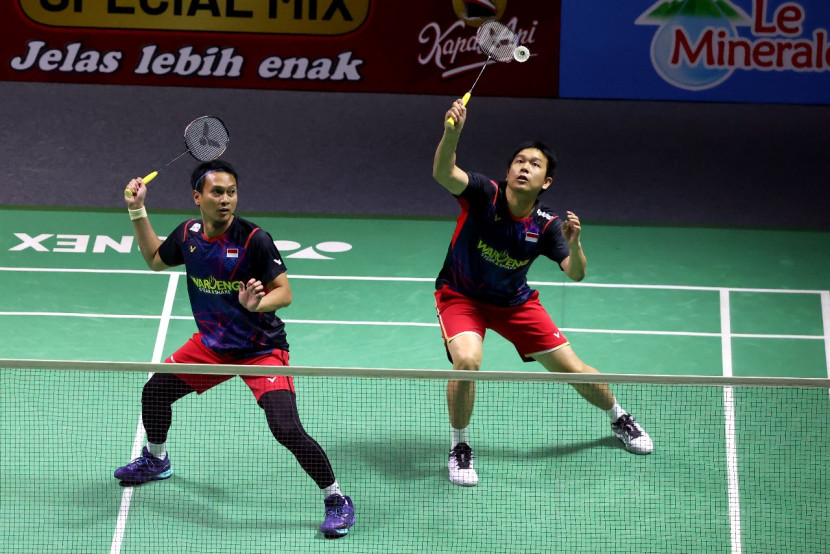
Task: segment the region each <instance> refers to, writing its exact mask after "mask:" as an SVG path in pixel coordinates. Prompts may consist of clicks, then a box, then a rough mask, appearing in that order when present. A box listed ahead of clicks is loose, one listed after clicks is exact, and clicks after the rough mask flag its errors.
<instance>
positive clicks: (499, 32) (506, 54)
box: [476, 20, 519, 65]
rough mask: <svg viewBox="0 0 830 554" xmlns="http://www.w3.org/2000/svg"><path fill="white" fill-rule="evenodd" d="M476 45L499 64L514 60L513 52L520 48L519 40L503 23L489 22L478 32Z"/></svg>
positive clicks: (488, 57)
mask: <svg viewBox="0 0 830 554" xmlns="http://www.w3.org/2000/svg"><path fill="white" fill-rule="evenodd" d="M476 43H477V44H478V47H479V49H480V50H481V52H482V53H484V54H486V55H487V59H488V61H489V60H490V59H491V58H492V59H494V60H496V61H498V62H510V61H512V60H513V52H514V51H515V50H516V48H517V47H518V46H519V38H518V36H516V33H514V32H513V31H511V30H510V28H509V27H507V26H506V25H504V24H503V23H499V22H498V21H495V20H492V21H487V22H486V23H484V24H483V25H482V26H481V27H479V28H478V31H477V32H476ZM485 65H486V64H485Z"/></svg>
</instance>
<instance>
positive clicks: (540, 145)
mask: <svg viewBox="0 0 830 554" xmlns="http://www.w3.org/2000/svg"><path fill="white" fill-rule="evenodd" d="M527 148H535V149H536V150H538V151H539V152H541V153H542V155H543V156H544V157H545V158H546V159H547V162H548V164H547V169H546V170H545V177H553V173H554V172H555V171H556V154H554V153H553V150H551V148H550V146H548V145H547V144H545V143H544V142H540V141H538V140H528V141H525V142H523V143H521V144H520V145H519V146H518V148H516V150H514V151H513V155H512V156H510V159H509V160H508V162H507V167H510V166H511V165H513V160H515V159H516V156H517V155H518V154H519V152H521V151H522V150H525V149H527Z"/></svg>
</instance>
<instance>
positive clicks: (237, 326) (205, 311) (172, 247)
mask: <svg viewBox="0 0 830 554" xmlns="http://www.w3.org/2000/svg"><path fill="white" fill-rule="evenodd" d="M202 226H203V224H202V221H201V220H199V219H191V220H190V221H185V222H184V223H182V224H181V225H179V226H178V227H176V230H175V231H173V233H172V234H171V235H170V236H169V237H167V240H165V241H164V243H163V244H162V245H161V246H160V247H159V250H158V252H159V257H160V258H161V261H163V262H164V263H165V264H167V265H170V266H176V265H181V264H184V266H185V270H186V272H187V292H188V294H189V295H190V307H191V308H192V309H193V317H194V319H195V320H196V326H197V327H198V328H199V331H200V332H201V333H202V343H203V344H204V345H205V346H206V347H208V348H210V349H211V350H213V351H214V352H218V353H220V354H233V355H238V356H240V357H251V356H257V355H260V354H266V353H269V352H271V351H272V350H274V349H275V348H279V349H281V350H288V341H287V340H286V337H285V324H284V323H283V322H282V320H281V319H280V318H278V317H277V316H276V315H275V313H274V312H264V313H253V312H249V311H248V310H246V309H245V308H244V307H243V306H242V304H240V303H239V288H240V285H241V282H248V280H249V279H252V278H253V279H259V280H260V281H262V283H263V284H265V285H267V284H268V283H270V282H271V281H272V280H274V278H276V277H277V276H278V275H280V274H282V273H284V272H285V269H286V268H285V263H284V262H283V260H282V256H280V253H279V250H277V247H276V246H275V245H274V240H273V239H272V238H271V235H269V234H268V233H266V232H265V231H263V230H262V229H260V228H259V227H257V226H256V225H254V224H253V223H251V222H250V221H246V220H244V219H242V218H240V217H234V218H233V221H232V222H231V225H230V227H229V228H228V230H227V232H226V233H225V234H223V235H221V236H218V237H216V238H213V239H209V238H207V237H205V235H204V234H203V233H202Z"/></svg>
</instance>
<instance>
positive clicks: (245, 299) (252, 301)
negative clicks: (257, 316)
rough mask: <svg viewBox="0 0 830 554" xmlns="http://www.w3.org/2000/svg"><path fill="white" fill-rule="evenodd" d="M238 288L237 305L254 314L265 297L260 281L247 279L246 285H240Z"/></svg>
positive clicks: (263, 287) (263, 286)
mask: <svg viewBox="0 0 830 554" xmlns="http://www.w3.org/2000/svg"><path fill="white" fill-rule="evenodd" d="M241 285H242V286H240V287H239V303H240V304H242V305H243V306H244V307H245V309H246V310H248V311H249V312H256V311H258V310H257V308H259V303H260V301H261V300H262V298H263V297H264V296H265V285H263V284H262V281H258V280H256V279H249V280H248V282H247V283H241Z"/></svg>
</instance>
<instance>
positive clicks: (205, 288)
mask: <svg viewBox="0 0 830 554" xmlns="http://www.w3.org/2000/svg"><path fill="white" fill-rule="evenodd" d="M190 281H191V282H192V283H193V284H194V285H196V288H197V289H199V292H201V293H204V294H231V293H232V292H235V291H238V290H239V289H240V288H241V286H242V283H241V282H239V281H220V280H219V279H217V278H216V277H214V276H213V275H211V276H210V277H208V278H207V279H200V278H199V277H193V276H192V275H191V276H190Z"/></svg>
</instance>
